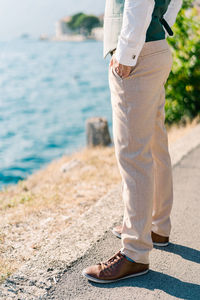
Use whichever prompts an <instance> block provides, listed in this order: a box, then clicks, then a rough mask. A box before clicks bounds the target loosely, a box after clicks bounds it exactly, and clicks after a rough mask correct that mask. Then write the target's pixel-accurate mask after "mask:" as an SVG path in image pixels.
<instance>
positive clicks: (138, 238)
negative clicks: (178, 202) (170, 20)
mask: <svg viewBox="0 0 200 300" xmlns="http://www.w3.org/2000/svg"><path fill="white" fill-rule="evenodd" d="M171 65H172V55H171V52H170V49H169V46H168V44H167V42H166V40H160V41H154V42H148V43H145V44H144V47H143V49H142V51H141V53H140V56H139V58H138V61H137V64H136V66H135V67H134V68H133V70H132V71H131V73H130V75H129V76H128V77H127V78H124V79H122V78H121V77H120V76H119V75H118V74H117V73H116V71H115V70H114V69H113V68H109V86H110V92H111V104H112V113H113V139H114V146H115V155H116V159H117V163H118V167H119V171H120V174H121V177H122V198H123V201H124V218H123V224H122V232H121V238H122V248H121V249H120V251H119V253H117V254H116V255H114V256H113V257H112V258H111V259H110V260H108V261H107V262H106V263H101V264H98V265H96V266H91V267H89V268H87V269H85V270H84V271H83V274H84V275H85V276H86V277H87V278H88V279H90V280H93V281H97V282H110V281H115V280H120V279H124V278H127V277H130V276H136V275H140V274H144V273H145V272H146V271H148V265H149V252H150V250H151V249H152V248H153V243H152V232H153V233H155V234H157V235H158V236H161V237H169V234H170V230H171V223H170V212H171V208H172V201H173V188H172V169H171V160H170V156H169V152H168V139H167V132H166V129H165V125H164V120H165V110H164V106H165V88H164V85H165V83H166V80H167V78H168V76H169V73H170V70H171ZM127 259H128V260H127Z"/></svg>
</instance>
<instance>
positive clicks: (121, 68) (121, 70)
mask: <svg viewBox="0 0 200 300" xmlns="http://www.w3.org/2000/svg"><path fill="white" fill-rule="evenodd" d="M109 67H110V68H114V70H115V72H116V73H117V74H118V75H119V76H120V77H121V78H126V77H128V76H129V74H130V73H131V71H132V70H133V68H134V67H131V66H125V65H121V64H120V63H119V62H118V61H117V60H116V58H115V54H113V56H112V59H111V61H110V65H109Z"/></svg>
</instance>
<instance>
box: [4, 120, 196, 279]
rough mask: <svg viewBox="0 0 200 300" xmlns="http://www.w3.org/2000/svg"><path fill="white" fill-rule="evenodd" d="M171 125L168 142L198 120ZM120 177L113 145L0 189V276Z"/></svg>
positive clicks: (86, 151) (77, 155) (77, 153)
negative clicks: (180, 124)
mask: <svg viewBox="0 0 200 300" xmlns="http://www.w3.org/2000/svg"><path fill="white" fill-rule="evenodd" d="M196 124H197V122H196V121H195V120H194V121H193V122H192V123H191V124H188V125H187V126H186V127H179V128H177V127H176V126H173V127H171V129H170V130H169V129H168V131H169V135H168V136H169V144H170V146H171V145H173V144H174V143H176V141H178V140H180V139H181V138H182V137H184V136H185V135H186V134H187V133H188V132H190V130H191V129H192V128H194V127H195V126H196ZM119 183H120V174H119V171H118V168H117V164H116V161H115V153H114V147H113V145H111V146H110V147H96V148H91V149H90V148H83V149H78V151H75V152H74V153H72V154H71V155H65V156H63V157H61V158H59V159H56V160H53V161H52V162H51V163H50V164H48V165H47V166H45V167H44V168H42V169H40V170H38V171H36V172H35V173H33V174H32V175H30V176H29V177H28V178H27V179H26V180H23V181H21V182H19V183H18V184H16V185H12V186H9V187H8V188H7V189H6V190H4V191H0V211H1V214H0V253H1V255H0V256H1V257H2V258H1V259H0V273H1V277H0V281H3V280H4V279H6V278H7V277H8V276H10V274H12V273H14V272H16V271H17V270H18V269H19V268H20V267H21V266H22V265H23V264H24V263H26V262H27V261H28V260H29V259H30V258H31V257H33V256H35V255H36V254H37V253H39V251H40V250H41V249H42V248H43V247H44V245H46V244H48V243H49V242H50V241H51V239H53V238H55V237H56V236H57V234H59V233H60V232H61V231H63V230H67V228H68V227H69V226H71V225H72V224H73V223H74V222H75V220H77V218H79V217H80V216H81V215H82V214H84V213H85V212H87V211H88V210H89V209H90V208H91V207H93V206H94V205H95V204H96V203H97V202H98V200H99V199H100V198H101V197H103V196H105V195H106V194H107V193H109V191H110V190H112V189H114V188H115V187H116V185H118V184H119Z"/></svg>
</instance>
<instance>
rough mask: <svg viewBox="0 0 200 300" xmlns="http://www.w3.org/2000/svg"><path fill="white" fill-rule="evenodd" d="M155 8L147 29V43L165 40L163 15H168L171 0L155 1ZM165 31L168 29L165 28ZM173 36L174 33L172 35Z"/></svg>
mask: <svg viewBox="0 0 200 300" xmlns="http://www.w3.org/2000/svg"><path fill="white" fill-rule="evenodd" d="M154 1H155V6H154V10H153V14H152V19H151V23H150V25H149V27H148V29H147V33H146V42H150V41H157V40H163V39H165V31H164V28H163V26H164V27H165V26H167V25H164V24H165V22H164V21H163V15H164V14H165V13H166V11H167V8H168V5H169V3H170V0H154ZM165 29H167V28H166V27H165ZM168 33H169V34H170V32H168ZM171 34H173V33H171Z"/></svg>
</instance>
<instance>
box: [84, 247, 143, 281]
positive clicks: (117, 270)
mask: <svg viewBox="0 0 200 300" xmlns="http://www.w3.org/2000/svg"><path fill="white" fill-rule="evenodd" d="M148 271H149V265H148V264H141V263H136V262H132V261H129V260H128V259H126V257H125V255H124V254H122V253H121V252H120V251H119V252H118V253H116V254H115V255H114V256H112V257H111V258H110V259H109V260H108V261H106V262H101V263H99V264H97V265H94V266H90V267H87V268H86V269H84V270H83V272H82V275H83V276H85V277H86V278H87V279H88V280H90V281H94V282H98V283H110V282H115V281H119V280H122V279H126V278H130V277H135V276H139V275H143V274H146V273H147V272H148Z"/></svg>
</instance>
